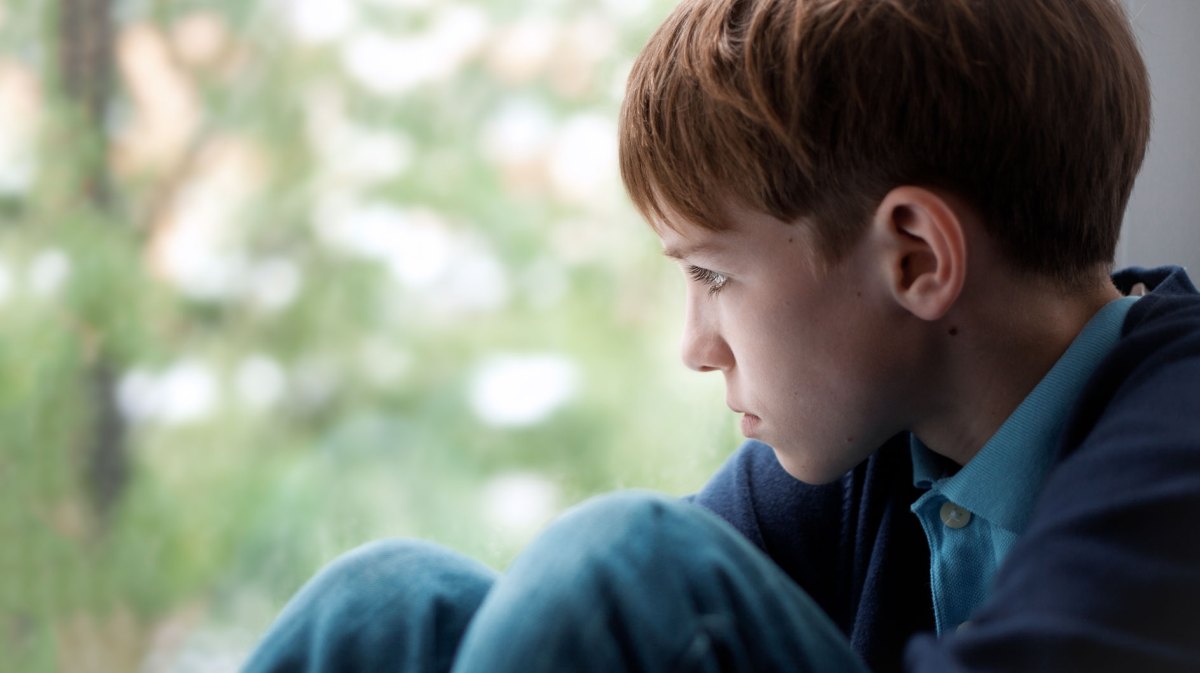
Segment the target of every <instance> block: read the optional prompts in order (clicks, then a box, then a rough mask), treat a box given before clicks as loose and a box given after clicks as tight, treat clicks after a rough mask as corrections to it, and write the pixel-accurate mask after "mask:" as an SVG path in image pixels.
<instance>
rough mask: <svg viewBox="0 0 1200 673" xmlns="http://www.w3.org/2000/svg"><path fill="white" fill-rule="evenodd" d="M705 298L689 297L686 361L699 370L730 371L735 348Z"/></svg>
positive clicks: (683, 351) (682, 348) (684, 341)
mask: <svg viewBox="0 0 1200 673" xmlns="http://www.w3.org/2000/svg"><path fill="white" fill-rule="evenodd" d="M693 294H694V293H691V292H689V295H693ZM702 301H703V300H702V299H700V298H697V297H695V296H690V297H689V298H688V305H687V314H686V317H685V318H684V325H683V339H682V344H681V346H680V351H681V352H680V355H681V356H682V358H683V364H684V365H686V366H687V368H688V369H692V370H694V371H698V372H711V371H728V370H729V369H730V368H732V367H733V362H734V358H733V351H732V350H731V349H730V348H729V344H728V343H727V342H726V341H725V338H724V337H723V336H722V335H721V329H720V324H719V322H718V320H717V316H715V315H713V314H714V311H713V310H711V309H706V308H705V307H703V306H701V305H700V304H701V302H702Z"/></svg>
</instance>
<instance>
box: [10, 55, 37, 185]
mask: <svg viewBox="0 0 1200 673" xmlns="http://www.w3.org/2000/svg"><path fill="white" fill-rule="evenodd" d="M41 110H42V94H41V84H40V81H39V79H38V76H37V73H36V72H35V71H34V70H32V69H30V68H28V67H26V66H25V65H23V64H20V63H16V62H12V61H4V60H0V194H19V193H22V192H24V191H26V190H27V189H29V187H30V185H32V184H33V178H34V174H35V172H36V170H37V154H38V153H37V139H38V135H39V128H40V121H41Z"/></svg>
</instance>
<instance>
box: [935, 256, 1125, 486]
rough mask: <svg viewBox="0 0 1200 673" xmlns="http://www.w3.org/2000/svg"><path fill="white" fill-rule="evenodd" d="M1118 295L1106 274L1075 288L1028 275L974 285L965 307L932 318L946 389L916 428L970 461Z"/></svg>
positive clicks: (942, 450)
mask: <svg viewBox="0 0 1200 673" xmlns="http://www.w3.org/2000/svg"><path fill="white" fill-rule="evenodd" d="M1119 296H1120V294H1119V293H1118V292H1117V290H1116V288H1114V287H1113V286H1112V284H1111V283H1109V282H1108V281H1107V276H1105V277H1104V280H1103V281H1102V282H1100V281H1098V282H1097V283H1096V284H1095V287H1094V288H1091V289H1089V290H1087V291H1084V292H1074V293H1066V292H1063V291H1062V290H1060V289H1057V288H1055V287H1051V286H1049V285H1048V284H1046V283H1044V282H1039V281H1036V280H1030V279H1017V280H1015V281H1014V282H1012V283H995V282H991V283H987V284H979V286H970V285H968V287H965V288H964V296H963V297H962V298H961V299H962V301H960V302H959V303H960V306H961V308H956V310H954V311H953V312H952V313H951V314H947V317H946V318H945V319H944V320H943V321H939V324H932V325H930V342H929V345H930V354H931V357H933V358H934V359H935V361H936V363H937V364H936V365H935V367H934V369H933V371H935V372H937V376H936V380H937V382H938V385H937V387H936V389H937V390H938V391H939V392H940V394H938V395H936V396H935V397H934V398H933V399H932V400H931V404H930V405H929V408H928V409H926V410H925V412H926V413H925V414H924V415H923V417H922V418H921V420H920V421H919V422H917V423H914V424H913V426H912V430H913V432H914V433H915V434H916V435H917V436H918V437H919V438H920V439H921V441H922V442H923V443H924V444H925V445H926V446H928V447H929V448H930V449H932V450H933V451H935V452H937V453H939V454H942V455H944V456H946V457H948V458H950V459H951V460H954V461H955V462H957V463H958V464H959V465H965V464H966V463H967V461H969V460H971V458H973V457H974V456H975V454H976V453H978V452H979V449H981V448H982V447H983V445H984V444H985V443H987V441H988V439H989V438H991V436H992V435H993V434H995V432H996V430H998V429H999V428H1000V426H1001V425H1002V424H1003V423H1004V421H1005V420H1006V419H1007V418H1008V417H1009V416H1010V415H1011V414H1012V413H1013V411H1014V410H1015V409H1016V408H1017V406H1018V405H1020V404H1021V401H1022V400H1024V399H1025V397H1026V396H1028V395H1029V393H1030V392H1031V391H1032V390H1033V389H1034V387H1036V386H1037V384H1038V382H1039V381H1041V380H1042V378H1043V377H1045V375H1046V373H1047V372H1048V371H1049V370H1050V368H1051V367H1053V366H1054V363H1055V362H1057V361H1058V359H1059V358H1060V357H1062V354H1063V353H1064V352H1065V351H1066V350H1067V347H1068V346H1070V345H1071V342H1072V341H1074V339H1075V337H1076V336H1078V335H1079V333H1080V331H1082V330H1083V328H1084V326H1085V325H1086V324H1087V323H1088V321H1089V320H1091V319H1092V317H1093V316H1095V315H1096V312H1097V311H1099V310H1100V309H1101V308H1103V307H1104V305H1105V304H1107V303H1108V302H1110V301H1112V300H1114V299H1116V298H1118V297H1119ZM973 307H984V309H983V310H973ZM940 323H944V324H940ZM935 330H936V331H935Z"/></svg>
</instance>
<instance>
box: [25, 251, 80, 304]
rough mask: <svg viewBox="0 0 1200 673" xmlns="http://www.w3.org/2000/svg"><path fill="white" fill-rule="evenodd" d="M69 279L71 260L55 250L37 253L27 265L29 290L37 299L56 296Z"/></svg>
mask: <svg viewBox="0 0 1200 673" xmlns="http://www.w3.org/2000/svg"><path fill="white" fill-rule="evenodd" d="M70 277H71V258H70V257H67V254H66V253H65V252H63V251H62V250H59V249H57V248H51V249H49V250H43V251H41V252H39V253H38V254H37V255H36V256H35V257H34V258H33V261H32V262H30V264H29V290H30V291H31V292H32V293H33V294H34V295H35V296H38V297H49V296H51V295H54V294H57V293H58V292H59V291H60V290H61V289H62V287H63V285H64V284H65V283H66V282H67V279H68V278H70Z"/></svg>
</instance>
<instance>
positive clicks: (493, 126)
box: [483, 98, 554, 164]
mask: <svg viewBox="0 0 1200 673" xmlns="http://www.w3.org/2000/svg"><path fill="white" fill-rule="evenodd" d="M553 132H554V122H553V121H552V119H551V117H550V111H549V110H548V109H547V108H546V106H545V105H544V104H542V103H539V102H537V101H534V100H531V99H527V98H514V99H509V100H507V101H505V102H504V103H503V104H502V105H501V106H500V109H499V110H498V111H497V112H496V114H495V115H494V116H493V117H492V118H491V119H490V120H488V122H487V124H486V126H485V127H484V130H483V153H484V155H485V156H486V157H487V158H488V159H490V160H492V161H494V162H496V163H499V164H514V163H523V162H526V161H532V160H534V159H537V158H538V157H540V156H541V155H542V154H543V153H544V152H545V151H546V148H547V147H548V146H549V144H550V139H551V134H552V133H553Z"/></svg>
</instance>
